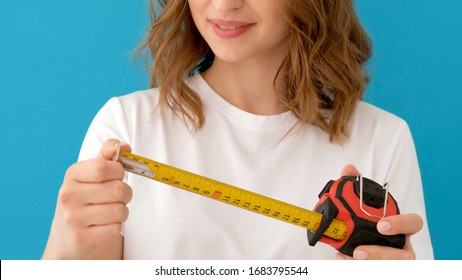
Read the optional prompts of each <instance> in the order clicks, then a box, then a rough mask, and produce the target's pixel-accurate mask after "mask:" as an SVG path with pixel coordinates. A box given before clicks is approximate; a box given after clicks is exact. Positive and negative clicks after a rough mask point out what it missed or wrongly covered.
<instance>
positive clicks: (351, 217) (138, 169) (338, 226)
mask: <svg viewBox="0 0 462 280" xmlns="http://www.w3.org/2000/svg"><path fill="white" fill-rule="evenodd" d="M114 161H117V162H119V163H121V164H122V166H123V167H124V169H125V170H126V171H128V172H131V173H134V174H138V175H141V176H144V177H147V178H149V179H152V180H155V181H158V182H161V183H164V184H167V185H170V186H172V187H175V188H179V189H182V190H185V191H189V192H192V193H195V194H198V195H201V196H204V197H208V198H210V199H213V200H216V201H219V202H223V203H227V204H229V205H232V206H235V207H238V208H241V209H245V210H248V211H251V212H255V213H258V214H261V215H264V216H267V217H270V218H273V219H277V220H280V221H283V222H286V223H289V224H293V225H296V226H299V227H302V228H305V229H307V235H308V241H309V242H308V243H309V244H310V245H311V246H314V245H315V244H316V243H317V242H318V241H321V242H324V243H327V244H329V245H331V246H333V247H334V248H336V249H337V250H338V251H340V252H342V253H344V254H347V255H350V256H351V255H352V254H353V250H354V248H355V247H356V246H358V245H363V244H376V245H384V246H392V247H396V248H402V247H403V246H404V242H405V237H404V235H396V236H384V235H381V234H380V233H378V232H377V229H376V227H375V225H376V222H377V221H378V220H379V219H380V218H381V217H384V216H388V215H394V214H399V209H398V205H397V203H396V201H395V200H394V199H393V198H391V199H388V201H387V197H388V195H389V193H388V189H387V190H386V194H385V196H384V197H382V198H380V197H377V196H376V195H375V193H377V190H378V189H379V187H381V186H380V185H379V184H377V183H375V182H374V181H372V180H369V179H367V178H365V182H366V186H365V187H364V186H363V179H362V177H360V179H361V180H360V181H359V180H358V181H357V182H356V181H355V180H354V179H353V178H355V177H342V178H340V179H339V180H337V181H330V182H329V183H328V184H327V185H326V186H325V187H324V189H323V190H322V191H321V194H320V195H319V198H320V201H319V203H318V204H317V205H316V207H315V211H310V210H307V209H304V208H301V207H298V206H295V205H291V204H289V203H286V202H283V201H279V200H276V199H273V198H270V197H267V196H264V195H261V194H258V193H255V192H251V191H248V190H245V189H241V188H238V187H235V186H232V185H229V184H226V183H223V182H219V181H216V180H213V179H210V178H207V177H204V176H201V175H198V174H194V173H191V172H188V171H185V170H182V169H179V168H176V167H173V166H170V165H167V164H163V163H160V162H157V161H154V160H152V159H148V158H145V157H142V156H139V155H135V154H132V153H129V152H126V151H123V150H120V146H119V147H118V150H117V153H116V155H115V157H114ZM356 183H358V184H356ZM377 186H379V187H377ZM363 187H364V188H365V190H366V195H365V196H366V198H367V199H368V200H371V201H374V202H380V201H381V200H383V198H385V200H384V201H383V202H384V203H382V206H381V207H380V205H379V204H380V203H379V204H377V203H375V204H374V205H372V204H368V203H367V201H366V203H365V206H363ZM371 189H372V192H371ZM371 194H372V196H370V195H371ZM368 195H369V197H368ZM390 196H391V195H390ZM351 201H352V202H354V203H355V204H357V205H356V206H352V205H350V203H349V202H351ZM366 204H367V205H366ZM387 205H388V210H387ZM363 207H365V208H366V209H363ZM357 208H360V210H356V209H357ZM366 210H367V211H369V212H367V211H366ZM361 211H362V212H363V213H362V212H361ZM380 211H383V212H382V216H380V217H379V216H377V215H379V214H378V213H379V212H380ZM371 213H373V214H372V215H371ZM337 216H338V217H341V218H342V219H336V218H337ZM352 236H353V237H352Z"/></svg>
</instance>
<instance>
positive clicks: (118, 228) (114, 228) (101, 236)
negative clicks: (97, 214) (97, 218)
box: [85, 223, 122, 245]
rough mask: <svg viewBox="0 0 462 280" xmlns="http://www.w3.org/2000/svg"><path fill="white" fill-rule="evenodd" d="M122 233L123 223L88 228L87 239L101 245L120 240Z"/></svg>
mask: <svg viewBox="0 0 462 280" xmlns="http://www.w3.org/2000/svg"><path fill="white" fill-rule="evenodd" d="M121 232H122V224H121V223H114V224H108V225H98V226H91V227H89V228H87V230H86V234H85V238H86V240H91V241H92V242H93V243H94V244H95V245H100V244H103V243H107V242H111V241H113V240H116V239H117V238H120V233H121Z"/></svg>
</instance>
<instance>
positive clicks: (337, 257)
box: [335, 252, 354, 260]
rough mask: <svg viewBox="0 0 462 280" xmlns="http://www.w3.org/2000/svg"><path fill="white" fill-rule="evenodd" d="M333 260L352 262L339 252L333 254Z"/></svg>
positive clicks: (348, 257) (350, 258)
mask: <svg viewBox="0 0 462 280" xmlns="http://www.w3.org/2000/svg"><path fill="white" fill-rule="evenodd" d="M335 259H336V260H354V259H353V258H352V257H350V256H347V255H344V254H342V253H340V252H337V253H336V254H335Z"/></svg>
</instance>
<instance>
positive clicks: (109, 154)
mask: <svg viewBox="0 0 462 280" xmlns="http://www.w3.org/2000/svg"><path fill="white" fill-rule="evenodd" d="M119 145H120V149H122V150H124V151H127V152H131V150H132V149H131V147H130V145H129V144H127V143H121V142H120V141H119V140H117V139H109V140H107V141H106V142H104V144H103V146H102V147H101V150H100V151H99V154H98V158H102V159H105V160H112V159H113V158H114V156H115V154H116V153H117V149H118V147H119Z"/></svg>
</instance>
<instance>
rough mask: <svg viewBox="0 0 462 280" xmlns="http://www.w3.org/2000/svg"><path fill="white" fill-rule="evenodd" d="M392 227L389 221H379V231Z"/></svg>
mask: <svg viewBox="0 0 462 280" xmlns="http://www.w3.org/2000/svg"><path fill="white" fill-rule="evenodd" d="M390 229H391V223H390V222H389V221H381V222H378V223H377V230H378V231H379V232H387V231H389V230H390Z"/></svg>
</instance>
